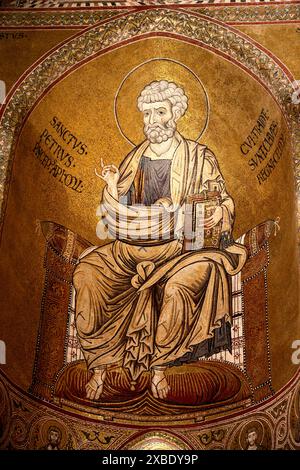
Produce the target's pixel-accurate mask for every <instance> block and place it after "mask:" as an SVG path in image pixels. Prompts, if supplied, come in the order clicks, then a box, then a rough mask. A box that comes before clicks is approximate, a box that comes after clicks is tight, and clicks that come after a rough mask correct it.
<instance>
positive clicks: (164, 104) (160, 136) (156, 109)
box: [143, 100, 176, 144]
mask: <svg viewBox="0 0 300 470" xmlns="http://www.w3.org/2000/svg"><path fill="white" fill-rule="evenodd" d="M143 115H144V133H145V135H146V137H147V139H148V140H149V141H150V142H151V143H152V144H160V143H161V142H165V141H167V140H168V139H170V138H171V137H173V135H174V133H175V131H176V122H175V119H174V116H173V111H172V105H171V103H170V101H168V100H165V101H157V102H155V103H145V104H144V105H143Z"/></svg>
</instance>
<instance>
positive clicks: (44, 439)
mask: <svg viewBox="0 0 300 470" xmlns="http://www.w3.org/2000/svg"><path fill="white" fill-rule="evenodd" d="M50 427H55V428H58V429H59V430H60V432H61V440H60V444H59V446H60V448H62V449H63V448H64V447H65V445H66V443H67V430H66V428H65V426H64V425H63V424H62V423H61V422H59V421H57V420H56V419H51V418H50V419H48V418H47V419H45V420H44V421H43V423H42V425H41V427H40V438H41V444H42V445H46V444H47V443H48V431H49V428H50Z"/></svg>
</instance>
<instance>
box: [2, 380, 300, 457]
mask: <svg viewBox="0 0 300 470" xmlns="http://www.w3.org/2000/svg"><path fill="white" fill-rule="evenodd" d="M299 393H300V386H299V383H298V385H297V378H295V379H294V381H293V382H292V383H290V384H289V386H288V387H286V389H285V390H284V391H283V392H282V393H281V394H280V395H278V396H277V397H276V398H277V399H276V401H275V402H274V401H268V402H266V403H265V404H263V405H260V406H259V407H256V408H252V409H249V410H248V411H247V412H244V413H243V414H239V415H236V416H235V418H233V419H231V420H230V419H228V417H227V418H226V417H217V418H216V419H215V420H214V421H206V419H205V416H204V415H203V420H202V421H201V420H199V422H197V421H196V420H194V422H193V423H190V426H185V427H183V426H181V427H180V428H177V427H170V426H169V425H166V426H165V427H164V426H162V423H161V425H160V427H159V428H158V429H157V431H155V425H152V426H151V429H152V432H153V434H154V435H155V434H157V433H159V432H164V433H166V434H168V435H169V436H170V437H171V438H172V437H173V438H175V439H177V440H178V441H179V443H180V442H181V443H182V444H183V446H184V447H183V448H187V449H188V448H190V449H192V450H194V449H195V450H198V449H199V450H211V449H220V450H222V449H230V450H233V449H235V450H242V449H244V447H243V446H241V445H240V443H241V442H243V441H244V439H243V435H245V430H246V429H249V427H253V426H254V427H255V426H257V425H259V426H261V427H262V428H263V430H264V434H265V435H267V436H268V448H269V449H276V450H278V449H284V450H288V449H294V450H296V449H300V439H299V436H298V434H297V422H298V420H299V410H297V409H296V407H297V402H298V400H299ZM0 396H1V401H0V424H1V427H2V433H1V435H0V449H3V450H4V449H9V450H25V449H32V450H38V449H41V448H42V446H43V445H45V444H46V442H43V440H42V435H43V434H45V432H44V433H43V429H45V427H46V428H49V426H53V425H54V426H56V427H59V428H60V429H61V431H62V434H63V436H64V439H63V442H62V447H61V449H65V450H73V449H85V450H93V449H95V450H99V449H106V450H109V449H110V450H121V449H130V448H131V446H132V445H133V444H134V443H135V442H136V440H137V438H139V439H141V438H142V437H143V434H146V433H147V432H149V431H148V428H149V423H142V422H138V421H137V422H136V425H134V424H133V423H131V426H130V427H124V425H122V424H121V422H120V423H118V421H116V420H115V419H114V420H112V416H111V417H110V416H109V415H105V419H104V420H103V418H104V415H103V416H102V414H101V410H95V411H94V413H97V416H96V414H95V415H94V421H91V420H89V419H86V418H87V417H85V416H74V414H71V413H68V412H67V411H66V410H65V411H64V410H61V409H59V408H58V407H57V406H55V405H51V406H50V405H47V404H42V403H37V402H36V401H35V399H34V397H31V396H30V395H28V394H26V393H23V392H21V391H20V390H18V389H17V388H16V387H14V386H13V385H12V384H11V383H10V381H9V380H8V379H6V378H5V377H4V376H0ZM89 417H92V415H89ZM96 417H97V420H96V421H95V418H96ZM120 424H121V425H120ZM185 446H186V447H185Z"/></svg>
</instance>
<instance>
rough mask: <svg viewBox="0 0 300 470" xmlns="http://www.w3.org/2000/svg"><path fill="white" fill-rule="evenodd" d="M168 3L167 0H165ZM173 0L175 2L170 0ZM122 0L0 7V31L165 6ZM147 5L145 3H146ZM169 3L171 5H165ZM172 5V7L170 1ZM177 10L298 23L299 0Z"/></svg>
mask: <svg viewBox="0 0 300 470" xmlns="http://www.w3.org/2000/svg"><path fill="white" fill-rule="evenodd" d="M169 3H170V2H169ZM173 3H175V2H173ZM144 4H145V6H144V7H143V6H141V3H140V2H135V1H132V2H122V3H121V4H119V5H116V6H109V5H108V4H107V3H106V5H105V6H102V7H98V8H97V7H96V6H94V7H91V8H89V7H86V8H84V7H77V8H73V9H71V8H67V9H61V8H57V9H52V8H50V7H49V8H48V9H47V8H43V9H35V8H28V9H24V8H23V7H21V8H15V9H2V10H1V11H0V31H1V30H4V31H7V30H9V29H15V28H21V29H22V30H24V29H26V28H32V27H34V28H35V29H36V28H41V29H44V28H47V29H65V28H66V29H67V28H80V29H81V28H83V27H86V26H89V25H90V26H91V25H95V24H96V23H98V22H99V21H101V20H103V19H106V18H111V17H113V16H115V15H117V14H120V13H129V12H134V11H137V10H138V9H141V8H145V9H146V8H153V7H154V6H155V7H156V8H166V7H165V6H164V5H163V3H162V1H161V2H160V5H151V3H150V2H148V3H147V2H144ZM147 5H148V6H147ZM169 7H172V5H169ZM173 8H175V6H174V4H173ZM176 8H177V10H184V11H186V12H194V13H200V14H202V15H205V16H208V17H210V18H214V19H216V20H219V21H223V22H224V23H227V24H244V23H245V24H253V23H254V24H255V23H266V24H269V23H295V24H297V23H298V24H299V23H300V1H296V2H270V3H269V2H268V3H267V2H265V3H264V2H262V1H261V0H259V1H258V0H257V2H254V3H253V2H251V3H247V2H246V3H238V2H237V1H236V2H235V3H230V2H229V1H228V2H222V3H208V0H205V1H202V2H201V3H199V2H189V3H188V4H186V2H180V1H178V2H176Z"/></svg>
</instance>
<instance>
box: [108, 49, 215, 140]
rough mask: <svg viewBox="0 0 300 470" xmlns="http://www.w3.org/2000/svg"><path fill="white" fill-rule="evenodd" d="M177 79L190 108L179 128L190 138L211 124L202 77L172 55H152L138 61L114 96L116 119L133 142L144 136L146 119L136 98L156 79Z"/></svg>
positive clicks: (125, 134)
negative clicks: (160, 56)
mask: <svg viewBox="0 0 300 470" xmlns="http://www.w3.org/2000/svg"><path fill="white" fill-rule="evenodd" d="M160 80H167V81H169V82H175V83H176V85H178V86H180V87H181V88H183V89H184V91H185V94H186V95H187V97H188V109H187V111H186V113H185V115H184V116H183V117H181V118H180V119H179V121H178V131H179V132H180V133H181V134H183V136H184V137H185V138H187V139H191V140H199V139H200V137H201V136H202V134H203V133H204V131H205V130H206V128H207V125H208V118H209V100H208V95H207V92H206V90H205V88H204V86H203V84H202V82H201V80H200V78H199V77H198V76H197V75H196V74H195V73H194V72H193V71H192V70H191V69H189V68H188V67H187V66H186V65H184V64H182V63H181V62H178V61H176V60H173V59H168V58H153V59H150V60H147V61H146V62H143V63H142V64H139V65H137V66H136V67H135V68H133V69H132V70H131V71H130V72H128V74H127V75H126V76H125V77H124V79H123V81H122V82H121V84H120V86H119V88H118V90H117V92H116V95H115V100H114V112H115V119H116V123H117V126H118V128H119V131H120V132H121V134H122V136H123V137H124V138H125V139H126V140H127V141H128V142H129V143H130V144H131V145H133V146H136V145H137V144H138V143H140V142H142V141H143V140H145V136H144V133H143V128H144V123H143V120H142V115H141V112H140V111H139V109H138V107H137V99H138V97H139V95H140V93H141V91H142V90H143V89H144V87H145V86H146V85H148V84H149V83H151V82H153V81H160Z"/></svg>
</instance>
